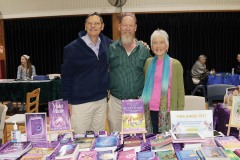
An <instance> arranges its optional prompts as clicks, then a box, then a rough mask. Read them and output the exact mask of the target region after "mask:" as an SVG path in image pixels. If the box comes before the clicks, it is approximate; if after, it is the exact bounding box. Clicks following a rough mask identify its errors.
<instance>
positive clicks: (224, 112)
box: [213, 103, 239, 138]
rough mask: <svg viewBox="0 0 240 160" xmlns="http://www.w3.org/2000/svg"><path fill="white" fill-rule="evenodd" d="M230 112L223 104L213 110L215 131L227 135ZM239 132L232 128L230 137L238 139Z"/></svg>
mask: <svg viewBox="0 0 240 160" xmlns="http://www.w3.org/2000/svg"><path fill="white" fill-rule="evenodd" d="M229 117H230V110H229V109H228V108H227V107H225V106H224V105H223V104H221V103H218V104H217V105H216V107H215V108H214V110H213V129H215V130H217V131H220V132H222V133H223V134H224V135H227V129H228V128H227V127H226V124H228V123H229ZM238 134H239V131H238V130H237V129H236V128H231V131H230V135H232V136H234V137H237V138H238Z"/></svg>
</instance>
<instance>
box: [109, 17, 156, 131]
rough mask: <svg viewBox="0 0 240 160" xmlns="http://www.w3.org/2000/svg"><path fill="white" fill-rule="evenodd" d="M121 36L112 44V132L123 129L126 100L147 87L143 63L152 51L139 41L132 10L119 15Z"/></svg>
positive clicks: (110, 113)
mask: <svg viewBox="0 0 240 160" xmlns="http://www.w3.org/2000/svg"><path fill="white" fill-rule="evenodd" d="M119 21H120V24H119V31H120V33H121V37H120V39H118V40H117V41H116V42H114V43H112V44H111V45H110V47H109V74H110V86H109V88H110V98H109V101H108V124H109V129H110V131H121V126H122V106H121V100H123V99H137V98H139V97H140V96H141V95H142V90H143V86H144V71H143V68H144V64H145V62H146V60H147V58H148V57H150V56H151V55H150V52H149V50H148V49H147V47H144V44H143V43H142V42H139V41H137V39H136V38H135V32H136V30H137V19H136V17H135V15H134V14H133V13H124V14H122V15H121V16H120V18H119Z"/></svg>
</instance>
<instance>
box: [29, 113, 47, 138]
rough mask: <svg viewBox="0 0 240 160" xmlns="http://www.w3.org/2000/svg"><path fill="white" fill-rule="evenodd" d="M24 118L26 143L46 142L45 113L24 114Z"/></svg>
mask: <svg viewBox="0 0 240 160" xmlns="http://www.w3.org/2000/svg"><path fill="white" fill-rule="evenodd" d="M25 116H26V122H25V123H26V124H25V125H26V138H27V141H31V142H32V143H34V142H46V141H47V121H46V113H25Z"/></svg>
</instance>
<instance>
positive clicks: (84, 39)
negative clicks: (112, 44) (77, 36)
mask: <svg viewBox="0 0 240 160" xmlns="http://www.w3.org/2000/svg"><path fill="white" fill-rule="evenodd" d="M82 40H83V41H84V42H85V43H86V44H87V45H88V47H90V48H91V49H92V50H93V51H94V53H95V54H96V56H97V57H98V52H99V47H100V43H101V39H100V38H99V37H98V40H97V44H96V45H95V44H94V43H93V42H92V41H91V39H90V37H89V36H88V34H86V35H85V36H83V37H82Z"/></svg>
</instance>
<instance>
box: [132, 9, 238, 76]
mask: <svg viewBox="0 0 240 160" xmlns="http://www.w3.org/2000/svg"><path fill="white" fill-rule="evenodd" d="M136 16H137V20H138V27H137V33H136V37H137V38H138V39H142V40H144V41H146V42H147V43H148V44H150V36H151V34H152V33H153V31H154V30H156V29H158V28H159V29H163V30H165V31H166V32H167V33H168V34H169V51H168V52H169V55H170V56H171V57H173V58H176V59H178V60H179V61H180V62H181V63H182V65H183V69H184V71H185V73H186V71H187V70H191V68H192V66H193V64H194V63H195V61H196V60H197V59H198V56H199V55H200V54H205V55H206V56H207V68H208V69H215V70H216V71H217V72H230V73H231V69H232V68H233V67H235V64H236V63H237V59H236V57H237V53H240V12H209V13H207V12H205V13H155V14H137V15H136Z"/></svg>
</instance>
